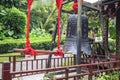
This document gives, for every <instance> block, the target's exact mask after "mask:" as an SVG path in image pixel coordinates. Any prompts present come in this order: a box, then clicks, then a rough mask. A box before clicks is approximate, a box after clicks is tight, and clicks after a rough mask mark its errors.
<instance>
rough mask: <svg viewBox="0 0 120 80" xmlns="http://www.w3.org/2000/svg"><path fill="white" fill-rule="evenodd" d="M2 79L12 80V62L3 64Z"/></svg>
mask: <svg viewBox="0 0 120 80" xmlns="http://www.w3.org/2000/svg"><path fill="white" fill-rule="evenodd" d="M2 80H12V77H11V74H10V62H3V64H2Z"/></svg>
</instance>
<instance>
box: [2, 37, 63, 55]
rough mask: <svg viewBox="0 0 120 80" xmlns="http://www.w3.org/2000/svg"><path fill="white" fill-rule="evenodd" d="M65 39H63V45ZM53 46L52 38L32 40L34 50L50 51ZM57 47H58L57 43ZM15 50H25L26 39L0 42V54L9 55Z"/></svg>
mask: <svg viewBox="0 0 120 80" xmlns="http://www.w3.org/2000/svg"><path fill="white" fill-rule="evenodd" d="M63 41H64V39H62V42H61V43H63ZM50 44H51V38H50V37H48V38H43V37H42V38H32V39H31V47H32V48H33V49H44V50H49V49H50ZM55 46H57V43H55ZM14 48H20V49H24V48H25V39H15V40H14V39H7V40H3V41H0V53H1V54H2V53H7V52H11V51H12V50H13V49H14Z"/></svg>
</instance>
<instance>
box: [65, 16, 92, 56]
mask: <svg viewBox="0 0 120 80" xmlns="http://www.w3.org/2000/svg"><path fill="white" fill-rule="evenodd" d="M77 16H78V15H77V14H72V15H71V16H70V17H69V19H68V26H67V35H66V40H65V42H64V45H63V51H64V52H65V53H73V54H77V43H76V41H77V38H76V37H77ZM81 26H82V39H81V51H82V52H83V53H85V54H88V55H90V54H91V47H90V42H89V39H88V18H87V16H86V15H84V14H83V15H82V16H81Z"/></svg>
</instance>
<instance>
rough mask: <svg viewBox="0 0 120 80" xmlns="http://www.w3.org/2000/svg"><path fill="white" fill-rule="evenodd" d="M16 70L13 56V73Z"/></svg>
mask: <svg viewBox="0 0 120 80" xmlns="http://www.w3.org/2000/svg"><path fill="white" fill-rule="evenodd" d="M15 70H16V56H13V71H15Z"/></svg>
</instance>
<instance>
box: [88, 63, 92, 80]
mask: <svg viewBox="0 0 120 80" xmlns="http://www.w3.org/2000/svg"><path fill="white" fill-rule="evenodd" d="M88 70H89V75H88V80H92V76H93V67H92V65H90V66H88Z"/></svg>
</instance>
